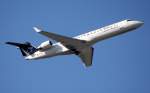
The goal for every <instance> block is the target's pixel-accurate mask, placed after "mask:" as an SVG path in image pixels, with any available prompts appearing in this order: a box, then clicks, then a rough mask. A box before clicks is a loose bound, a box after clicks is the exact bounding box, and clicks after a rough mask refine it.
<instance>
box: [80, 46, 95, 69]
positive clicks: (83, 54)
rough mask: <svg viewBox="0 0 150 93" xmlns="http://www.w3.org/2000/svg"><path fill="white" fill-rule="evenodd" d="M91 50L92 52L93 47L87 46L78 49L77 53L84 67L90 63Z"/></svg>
mask: <svg viewBox="0 0 150 93" xmlns="http://www.w3.org/2000/svg"><path fill="white" fill-rule="evenodd" d="M93 52H94V48H93V47H89V48H86V49H84V50H82V51H80V53H79V55H78V56H79V57H80V58H81V60H82V61H83V63H84V65H85V66H86V67H89V66H91V65H92V59H93Z"/></svg>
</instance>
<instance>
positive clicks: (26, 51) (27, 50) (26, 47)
mask: <svg viewBox="0 0 150 93" xmlns="http://www.w3.org/2000/svg"><path fill="white" fill-rule="evenodd" d="M6 44H9V45H13V46H16V47H18V48H19V49H20V51H21V53H22V55H23V56H28V55H31V54H33V53H35V52H36V51H37V49H36V48H35V47H33V46H32V45H31V44H30V43H29V42H26V43H23V44H22V43H15V42H6Z"/></svg>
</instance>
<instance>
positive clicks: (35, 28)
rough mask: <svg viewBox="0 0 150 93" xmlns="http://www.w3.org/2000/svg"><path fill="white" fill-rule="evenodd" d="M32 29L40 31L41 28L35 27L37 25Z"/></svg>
mask: <svg viewBox="0 0 150 93" xmlns="http://www.w3.org/2000/svg"><path fill="white" fill-rule="evenodd" d="M33 29H34V30H35V31H36V32H41V31H42V29H40V28H37V27H33Z"/></svg>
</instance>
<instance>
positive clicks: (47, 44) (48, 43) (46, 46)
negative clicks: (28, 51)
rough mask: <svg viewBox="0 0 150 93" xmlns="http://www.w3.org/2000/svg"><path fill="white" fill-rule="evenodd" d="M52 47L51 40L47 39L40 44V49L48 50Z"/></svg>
mask: <svg viewBox="0 0 150 93" xmlns="http://www.w3.org/2000/svg"><path fill="white" fill-rule="evenodd" d="M51 47H52V42H51V41H45V42H43V43H41V44H40V46H38V49H39V50H42V51H44V50H46V49H49V48H51Z"/></svg>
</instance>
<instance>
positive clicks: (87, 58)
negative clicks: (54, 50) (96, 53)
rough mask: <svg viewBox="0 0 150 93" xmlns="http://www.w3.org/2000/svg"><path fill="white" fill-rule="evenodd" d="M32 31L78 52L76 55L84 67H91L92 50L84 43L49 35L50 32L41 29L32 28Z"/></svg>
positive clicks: (53, 34)
mask: <svg viewBox="0 0 150 93" xmlns="http://www.w3.org/2000/svg"><path fill="white" fill-rule="evenodd" d="M33 29H34V30H35V31H36V32H38V33H40V34H42V35H44V36H46V37H48V38H51V39H53V40H55V41H57V42H61V43H62V44H63V45H64V46H65V47H67V48H68V49H70V50H73V51H74V50H75V51H78V53H77V55H78V56H79V57H80V58H81V59H82V61H83V63H84V64H85V66H91V65H92V58H93V48H92V47H88V46H87V45H86V42H85V41H83V40H78V39H75V38H71V37H66V36H62V35H58V34H55V33H51V32H46V31H42V30H41V29H39V28H36V27H34V28H33Z"/></svg>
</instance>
